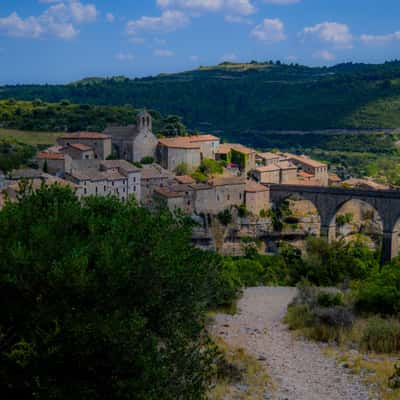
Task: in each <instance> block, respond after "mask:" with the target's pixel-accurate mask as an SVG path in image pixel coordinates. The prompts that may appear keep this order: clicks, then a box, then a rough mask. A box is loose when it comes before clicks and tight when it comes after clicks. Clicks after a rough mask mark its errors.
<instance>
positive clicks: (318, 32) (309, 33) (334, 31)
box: [300, 22, 353, 48]
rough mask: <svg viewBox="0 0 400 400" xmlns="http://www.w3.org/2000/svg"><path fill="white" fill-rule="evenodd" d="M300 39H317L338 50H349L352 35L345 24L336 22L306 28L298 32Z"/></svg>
mask: <svg viewBox="0 0 400 400" xmlns="http://www.w3.org/2000/svg"><path fill="white" fill-rule="evenodd" d="M300 37H302V38H303V39H306V38H308V37H309V38H317V39H318V40H320V41H322V42H325V43H330V44H332V45H334V46H336V47H340V48H351V47H352V43H353V35H352V34H351V32H350V28H349V27H348V26H347V25H346V24H341V23H338V22H323V23H321V24H317V25H314V26H308V27H306V28H304V29H303V31H302V32H300Z"/></svg>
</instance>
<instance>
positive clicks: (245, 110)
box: [0, 61, 400, 135]
mask: <svg viewBox="0 0 400 400" xmlns="http://www.w3.org/2000/svg"><path fill="white" fill-rule="evenodd" d="M0 98H3V99H4V98H15V99H23V100H35V99H41V100H42V101H50V102H60V101H62V100H64V99H68V100H69V101H71V102H73V103H78V104H96V105H120V106H124V105H126V104H129V105H132V106H133V107H135V108H142V107H146V108H150V109H156V110H159V111H160V112H161V113H163V114H177V115H180V116H182V117H183V120H184V122H185V124H186V125H187V126H189V127H190V128H191V129H200V130H203V131H204V130H223V131H224V132H226V133H227V132H230V134H232V135H234V134H235V132H238V133H241V134H243V132H247V131H257V132H265V131H267V130H313V129H329V128H339V129H341V128H396V127H399V126H400V61H393V62H387V63H385V64H380V65H372V64H352V63H349V64H341V65H337V66H334V67H331V68H326V67H324V68H310V67H305V66H299V65H284V64H281V63H280V62H276V63H273V62H266V63H256V62H252V63H250V64H233V63H223V64H221V65H219V66H216V67H200V68H199V69H197V70H194V71H188V72H183V73H178V74H168V75H167V74H162V75H159V76H157V77H148V78H142V79H128V78H125V77H115V78H109V79H102V78H88V79H84V80H82V81H79V82H74V83H71V84H67V85H19V86H4V87H2V88H0Z"/></svg>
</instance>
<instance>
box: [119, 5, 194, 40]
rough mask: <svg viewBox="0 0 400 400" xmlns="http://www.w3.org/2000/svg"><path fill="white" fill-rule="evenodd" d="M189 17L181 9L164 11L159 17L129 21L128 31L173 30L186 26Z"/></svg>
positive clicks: (134, 32)
mask: <svg viewBox="0 0 400 400" xmlns="http://www.w3.org/2000/svg"><path fill="white" fill-rule="evenodd" d="M188 23H189V18H188V17H187V16H186V15H185V14H184V13H183V12H181V11H169V10H167V11H164V12H163V13H162V14H161V16H159V17H145V16H144V17H141V18H139V19H137V20H133V21H128V23H127V24H126V31H127V33H128V34H130V35H136V34H137V33H138V32H158V33H166V32H173V31H175V30H177V29H179V28H182V27H184V26H186V25H187V24H188Z"/></svg>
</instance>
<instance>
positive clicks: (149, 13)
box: [0, 0, 400, 84]
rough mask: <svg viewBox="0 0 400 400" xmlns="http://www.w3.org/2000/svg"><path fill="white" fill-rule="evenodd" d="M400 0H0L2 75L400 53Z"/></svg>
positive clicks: (18, 77)
mask: <svg viewBox="0 0 400 400" xmlns="http://www.w3.org/2000/svg"><path fill="white" fill-rule="evenodd" d="M399 15H400V1H399V0H0V65H1V67H0V71H1V73H0V84H14V83H64V82H71V81H75V80H78V79H81V78H84V77H93V76H101V77H106V76H108V77H109V76H116V75H125V76H128V77H142V76H150V75H156V74H159V73H163V72H164V73H168V72H179V71H184V70H188V69H194V68H197V67H198V66H200V65H215V64H218V63H220V62H223V61H235V62H242V61H250V60H257V61H266V60H271V59H272V60H281V61H283V62H287V63H291V62H294V63H300V64H305V65H311V66H314V65H333V64H337V63H341V62H348V61H353V62H371V63H379V62H383V61H386V60H391V59H395V58H400V19H399Z"/></svg>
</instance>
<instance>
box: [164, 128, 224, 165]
mask: <svg viewBox="0 0 400 400" xmlns="http://www.w3.org/2000/svg"><path fill="white" fill-rule="evenodd" d="M219 143H220V141H219V138H217V137H216V136H213V135H195V136H179V137H173V138H164V139H160V141H159V144H158V157H157V158H158V161H159V163H160V164H161V165H162V167H163V168H165V169H168V170H169V171H174V170H175V169H176V167H177V166H178V165H180V164H185V165H187V167H188V169H189V170H190V171H193V170H195V169H196V168H198V167H199V166H200V163H201V161H202V160H203V159H205V158H210V159H215V155H216V152H217V149H218V147H219Z"/></svg>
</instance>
